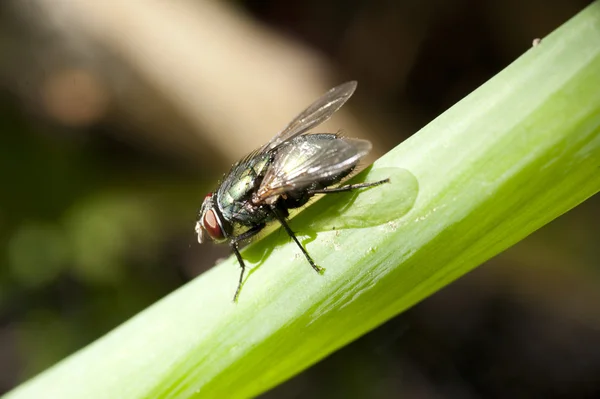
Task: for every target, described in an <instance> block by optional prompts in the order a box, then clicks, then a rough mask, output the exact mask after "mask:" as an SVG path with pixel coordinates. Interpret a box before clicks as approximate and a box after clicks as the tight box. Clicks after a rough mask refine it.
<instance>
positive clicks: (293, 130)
mask: <svg viewBox="0 0 600 399" xmlns="http://www.w3.org/2000/svg"><path fill="white" fill-rule="evenodd" d="M356 86H357V83H356V81H350V82H346V83H342V84H341V85H339V86H336V87H334V88H333V89H331V90H329V91H328V92H327V93H325V94H324V95H323V96H321V98H319V99H318V100H317V101H315V102H314V103H312V104H311V105H310V106H309V107H308V108H306V109H305V110H304V111H302V113H300V115H298V116H296V118H294V120H292V121H291V122H290V123H289V124H288V125H287V126H286V127H285V128H284V129H283V130H282V131H281V132H279V133H278V134H277V135H276V136H275V137H273V138H272V139H271V141H269V142H268V143H267V144H265V145H264V146H263V147H261V149H260V152H265V151H269V150H272V149H273V148H275V147H277V146H279V145H281V144H282V143H285V142H286V141H288V140H290V139H291V138H293V137H296V136H298V135H300V134H302V133H305V132H307V131H309V130H310V129H312V128H313V127H315V126H318V125H320V124H321V123H323V122H325V121H326V120H327V119H329V118H331V115H333V114H334V113H335V112H336V111H337V110H338V109H340V108H341V107H342V105H344V103H346V101H348V99H349V98H350V97H351V96H352V94H353V93H354V90H356Z"/></svg>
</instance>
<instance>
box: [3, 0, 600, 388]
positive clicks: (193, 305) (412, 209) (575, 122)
mask: <svg viewBox="0 0 600 399" xmlns="http://www.w3.org/2000/svg"><path fill="white" fill-rule="evenodd" d="M598 88H600V4H599V3H597V2H596V3H594V4H593V5H591V6H590V7H588V8H587V9H586V10H585V11H584V12H582V13H581V14H579V15H578V16H576V17H575V18H573V19H572V20H571V21H569V22H568V23H567V24H565V25H564V26H563V27H561V28H560V29H558V30H557V31H556V32H554V33H553V34H552V35H550V36H549V37H547V38H545V39H543V41H542V43H541V44H540V45H539V46H537V47H535V48H532V49H530V50H529V51H528V52H527V53H526V54H524V55H523V56H522V57H521V58H520V59H518V60H517V61H516V62H515V63H513V64H512V65H511V66H510V67H508V68H507V69H506V70H504V71H503V72H501V73H500V74H499V75H498V76H496V77H495V78H493V79H492V80H490V81H489V82H487V83H486V84H485V85H483V86H482V87H481V88H479V89H478V90H477V91H475V92H474V93H472V94H471V95H469V96H468V97H467V98H466V99H464V100H463V101H461V102H460V103H458V104H457V105H456V106H454V107H453V108H452V109H450V110H449V111H448V112H446V113H444V114H443V115H442V116H441V117H439V118H437V119H436V120H435V121H433V122H432V123H431V124H429V125H428V126H426V127H425V128H424V129H422V130H421V131H420V132H419V133H418V134H416V135H414V136H413V137H411V138H410V139H409V140H407V141H406V142H405V143H403V144H402V145H400V146H399V147H397V148H396V149H394V150H393V151H391V152H390V153H389V154H387V155H386V156H384V157H383V158H382V159H380V160H379V161H378V162H376V164H375V166H374V168H373V169H372V170H371V172H370V174H369V176H367V177H366V178H365V177H364V175H363V176H362V177H363V178H362V179H360V178H359V179H355V180H356V181H360V180H365V179H366V180H374V179H375V178H376V177H378V176H377V175H378V173H379V175H381V174H382V173H383V174H391V175H392V183H391V184H389V185H385V186H388V187H387V188H384V186H381V189H382V190H383V189H385V190H387V191H378V190H379V188H373V189H371V190H368V191H365V192H363V193H360V194H359V195H358V196H356V197H353V199H352V201H353V202H352V205H351V206H349V207H346V206H344V203H343V202H344V201H342V199H343V197H336V196H335V195H330V196H328V197H326V198H324V199H323V200H321V201H319V202H318V203H316V204H315V205H314V206H311V207H309V208H308V209H307V210H305V211H304V212H302V213H300V214H299V215H298V216H297V218H295V220H294V221H293V224H292V227H293V228H294V229H295V230H296V231H297V232H298V233H299V234H300V236H302V234H303V230H305V231H306V232H309V235H311V237H310V238H309V239H304V240H303V242H304V243H305V245H306V247H307V249H308V251H309V252H310V254H311V255H312V256H313V258H314V259H315V260H316V261H317V263H318V264H320V265H321V266H324V267H325V268H326V269H327V271H326V272H325V274H324V275H323V276H320V275H318V274H317V273H315V272H314V271H313V270H312V269H311V268H310V266H308V265H307V264H306V261H305V259H304V258H303V257H302V256H301V254H299V252H298V249H297V247H296V246H295V245H294V244H293V243H291V242H289V241H288V240H287V239H286V238H285V235H284V234H280V233H278V232H275V233H274V234H271V235H269V236H267V237H266V238H265V239H263V240H261V241H260V242H258V243H256V244H254V245H252V247H250V248H248V249H247V250H245V251H243V252H242V253H243V254H244V256H247V257H248V258H249V259H250V261H249V262H248V264H249V266H252V267H253V268H254V269H253V270H252V271H251V272H250V273H249V276H248V278H247V280H246V283H245V285H244V287H243V289H242V292H241V295H240V300H239V303H238V304H237V305H235V304H233V303H232V301H231V296H232V294H233V292H234V290H235V287H236V283H237V277H238V266H237V263H236V261H235V259H234V258H230V259H229V260H227V261H225V262H223V263H222V264H220V265H219V266H218V267H215V268H213V269H212V270H210V271H209V272H207V273H205V274H203V275H202V276H200V277H199V278H197V279H196V280H195V281H193V282H192V283H190V284H188V285H186V286H185V287H183V288H181V289H179V290H178V291H176V292H174V293H173V294H171V295H170V296H168V297H167V298H165V299H163V300H162V301H160V302H158V303H157V304H155V305H154V306H152V307H150V308H149V309H147V310H146V311H144V312H142V313H140V314H139V315H137V316H136V317H134V318H133V319H132V320H129V321H128V322H126V323H125V324H124V325H122V326H121V327H119V328H118V329H116V330H114V331H113V332H111V333H110V334H108V335H106V336H105V337H103V338H101V339H100V340H98V341H97V342H95V343H93V344H92V345H90V346H88V347H87V348H85V349H83V350H82V351H80V352H78V353H76V354H75V355H73V356H71V357H69V358H68V359H66V360H65V361H63V362H61V363H60V364H58V365H57V366H55V367H53V368H51V369H49V370H48V371H46V372H44V373H42V374H41V375H39V376H38V377H36V378H34V379H32V380H31V381H29V382H27V383H25V384H23V385H22V386H21V387H19V388H17V389H16V390H15V391H13V392H12V393H9V394H8V395H7V396H6V397H7V398H11V399H30V398H36V399H38V398H60V399H71V398H77V399H80V398H86V399H93V398H213V397H214V398H223V397H227V398H241V397H249V396H253V395H256V394H258V393H260V392H263V391H265V390H266V389H268V388H270V387H272V386H274V385H276V384H278V383H279V382H281V381H283V380H285V379H287V378H289V377H290V376H292V375H294V374H296V373H298V372H299V371H301V370H303V369H305V368H306V367H308V366H309V365H311V364H313V363H315V362H316V361H318V360H319V359H321V358H323V357H324V356H326V355H327V354H329V353H331V352H332V351H334V350H335V349H337V348H339V347H341V346H343V345H345V344H347V343H348V342H350V341H352V340H354V339H356V338H357V337H359V336H360V335H362V334H364V333H365V332H367V331H369V330H371V329H373V328H374V327H376V326H377V325H379V324H381V323H383V322H385V321H386V320H388V319H389V318H391V317H393V316H394V315H396V314H398V313H399V312H401V311H403V310H404V309H406V308H408V307H410V306H411V305H413V304H415V303H416V302H418V301H420V300H422V299H423V298H425V297H427V296H428V295H430V294H431V293H433V292H435V291H436V290H438V289H440V288H441V287H443V286H444V285H446V284H448V283H450V282H451V281H453V280H454V279H456V278H457V277H459V276H460V275H462V274H464V273H466V272H468V271H469V270H471V269H473V268H474V267H476V266H477V265H479V264H481V263H482V262H484V261H485V260H487V259H489V258H490V257H492V256H494V255H496V254H497V253H499V252H500V251H502V250H504V249H505V248H507V247H509V246H510V245H512V244H514V243H516V242H517V241H519V240H521V239H522V238H524V237H525V236H527V235H528V234H530V233H532V232H533V231H535V230H536V229H538V228H539V227H541V226H543V225H544V224H546V223H548V222H549V221H551V220H552V219H554V218H556V217H557V216H559V215H561V214H562V213H564V212H566V211H567V210H569V209H571V208H573V207H574V206H576V205H577V204H579V203H580V202H582V201H584V200H585V199H586V198H588V197H589V196H591V195H593V194H594V193H596V192H598V191H599V190H600V173H599V172H600V90H599V89H598ZM394 176H396V179H394ZM383 177H385V176H383ZM382 192H383V193H385V194H386V196H385V198H383V197H381V196H380V194H381V193H382ZM346 199H347V198H346ZM385 201H387V202H385ZM381 202H385V206H383V208H384V209H383V210H381V209H380V208H381V207H379V208H378V205H380V203H381ZM367 205H368V206H367ZM361 207H362V208H361ZM356 209H362V212H361V213H357V212H356V211H353V210H356ZM331 214H339V215H338V217H337V218H336V219H331V220H329V225H328V224H327V215H331ZM346 215H351V217H346ZM383 215H386V217H387V219H385V220H383V219H382V216H383ZM335 220H338V221H339V225H337V226H334V225H333V223H335ZM319 223H321V224H319ZM323 226H329V228H328V229H325V228H324V227H323ZM333 227H335V230H332V229H331V228H333ZM192 228H193V221H190V234H192ZM272 247H274V248H273V249H272V250H270V249H269V248H272ZM261 251H262V252H261ZM265 251H266V253H264V252H265ZM261 255H262V258H264V260H261V261H260V266H258V265H257V264H256V263H253V262H256V261H257V260H258V259H259V258H261ZM49 344H51V343H49Z"/></svg>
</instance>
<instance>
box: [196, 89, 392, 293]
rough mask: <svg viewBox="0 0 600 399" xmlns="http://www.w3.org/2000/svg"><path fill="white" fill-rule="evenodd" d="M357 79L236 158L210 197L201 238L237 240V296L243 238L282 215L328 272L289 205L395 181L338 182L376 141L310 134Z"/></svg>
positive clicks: (349, 92)
mask: <svg viewBox="0 0 600 399" xmlns="http://www.w3.org/2000/svg"><path fill="white" fill-rule="evenodd" d="M356 85H357V83H356V82H354V81H351V82H346V83H343V84H341V85H339V86H337V87H334V88H333V89H331V90H329V91H328V92H327V93H325V94H324V95H323V96H322V97H321V98H319V99H318V100H317V101H315V102H314V103H313V104H311V105H310V106H309V107H308V108H307V109H306V110H304V111H303V112H302V113H300V115H298V116H297V117H296V118H295V119H294V120H292V121H291V122H290V123H289V124H288V125H287V126H286V127H285V128H284V129H283V130H282V131H281V132H279V134H277V135H276V136H275V137H273V138H272V139H271V141H269V142H268V143H266V144H265V145H263V146H262V147H260V148H258V149H257V150H255V151H253V152H251V153H250V154H249V155H247V156H246V157H245V158H243V159H242V160H241V161H239V162H237V163H236V164H234V165H233V167H232V168H231V170H230V171H229V173H227V174H226V175H225V176H224V178H223V180H222V181H221V183H220V185H219V186H218V187H217V189H216V191H214V192H213V193H209V194H208V195H207V196H206V197H205V198H204V202H203V203H202V207H201V208H200V212H199V218H198V221H197V222H196V233H197V234H198V242H200V243H202V242H204V241H205V240H206V238H207V237H208V238H210V239H212V240H213V241H215V242H228V243H229V245H230V246H231V248H232V250H233V253H234V254H235V256H236V257H237V260H238V262H239V264H240V268H241V272H240V278H239V282H238V286H237V289H236V291H235V295H234V297H233V300H234V302H235V301H237V298H238V295H239V293H240V289H241V286H242V281H243V278H244V271H245V264H244V259H242V256H241V254H240V250H239V244H240V243H241V242H243V241H246V240H248V239H250V238H251V237H253V236H255V235H256V234H257V233H259V232H260V231H261V230H262V229H263V228H264V227H265V226H266V225H267V224H268V223H270V222H274V221H278V222H279V223H280V224H281V226H283V228H284V230H285V231H286V233H287V234H288V235H289V236H290V237H291V238H292V239H293V240H294V242H295V243H296V245H297V246H298V248H299V249H300V250H301V251H302V253H303V254H304V257H305V258H306V260H307V261H308V263H309V264H310V265H311V266H312V268H313V269H314V270H315V271H316V272H318V273H319V274H322V273H323V271H324V269H323V268H321V267H320V266H317V264H316V263H315V262H314V261H313V259H312V258H311V256H310V255H309V254H308V252H307V251H306V249H305V248H304V247H303V246H302V244H301V243H300V241H298V238H296V235H295V234H294V232H293V231H292V230H291V229H290V226H289V225H288V223H287V218H288V216H289V213H288V210H289V209H294V208H298V207H301V206H302V205H304V204H306V203H307V202H308V200H309V199H310V198H311V197H312V196H314V195H316V194H329V193H339V192H345V191H350V190H355V189H360V188H366V187H372V186H377V185H379V184H382V183H386V182H388V181H389V180H388V179H386V180H381V181H376V182H371V183H362V184H350V185H343V186H339V185H337V184H338V183H340V182H341V181H342V180H343V179H344V178H345V177H346V176H348V175H349V174H350V173H351V172H352V171H353V170H354V168H355V167H356V166H357V164H358V162H359V161H360V159H361V158H362V157H364V156H365V155H366V154H367V153H368V152H369V151H370V150H371V143H370V142H369V141H367V140H360V139H351V138H346V137H342V136H341V135H340V134H339V133H335V134H333V133H314V134H307V133H308V132H309V130H310V129H312V128H314V127H316V126H317V125H319V124H321V123H323V122H324V121H326V120H327V119H329V118H330V117H331V115H333V114H334V113H335V112H336V111H337V110H338V109H340V107H341V106H342V105H344V103H345V102H346V101H348V99H349V98H350V96H352V94H353V93H354V90H355V89H356Z"/></svg>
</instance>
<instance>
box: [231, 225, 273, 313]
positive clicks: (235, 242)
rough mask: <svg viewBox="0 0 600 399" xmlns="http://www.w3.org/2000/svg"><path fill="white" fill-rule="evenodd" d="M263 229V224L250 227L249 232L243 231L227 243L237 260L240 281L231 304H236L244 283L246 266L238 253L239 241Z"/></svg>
mask: <svg viewBox="0 0 600 399" xmlns="http://www.w3.org/2000/svg"><path fill="white" fill-rule="evenodd" d="M263 227H265V225H264V224H259V225H257V226H254V227H252V228H251V229H250V230H248V231H245V232H244V233H242V234H240V235H239V236H237V237H235V238H232V239H231V241H230V242H229V245H230V246H231V249H232V250H233V253H234V254H235V257H236V258H237V260H238V263H239V264H240V269H241V271H240V280H239V281H238V286H237V289H236V290H235V295H234V296H233V302H237V300H238V298H239V296H240V291H241V289H242V282H243V281H244V272H245V271H246V264H245V263H244V259H243V258H242V254H241V253H240V248H239V243H240V242H241V241H245V240H247V239H249V238H251V237H253V236H255V235H256V234H257V233H258V232H259V231H261V230H262V229H263Z"/></svg>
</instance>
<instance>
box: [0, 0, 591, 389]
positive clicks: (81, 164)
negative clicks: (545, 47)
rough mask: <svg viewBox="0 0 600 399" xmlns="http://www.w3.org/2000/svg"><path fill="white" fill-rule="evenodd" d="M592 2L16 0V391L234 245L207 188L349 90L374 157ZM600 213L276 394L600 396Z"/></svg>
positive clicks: (9, 239) (2, 222)
mask: <svg viewBox="0 0 600 399" xmlns="http://www.w3.org/2000/svg"><path fill="white" fill-rule="evenodd" d="M589 3H590V2H589V1H577V0H553V1H543V0H527V1H523V0H519V1H517V0H504V1H479V0H452V1H442V0H431V1H426V2H421V1H416V0H397V1H391V0H376V1H360V0H359V1H341V0H322V1H314V0H307V1H285V2H284V1H269V0H245V1H243V0H240V1H229V2H215V1H208V0H169V1H166V0H144V1H142V0H131V1H127V2H117V1H104V2H102V1H94V0H87V1H86V0H7V1H4V2H2V3H0V173H1V177H2V191H1V192H2V193H3V194H2V195H0V393H3V392H6V391H8V390H10V389H11V388H13V387H15V386H16V385H17V384H19V383H20V382H22V381H24V380H25V379H27V378H29V377H31V376H32V375H34V374H36V373H38V372H40V371H41V370H44V369H45V368H47V367H49V366H50V365H52V364H54V363H55V362H57V361H58V360H60V359H62V358H64V357H65V356H67V355H69V354H70V353H73V352H74V351H76V350H77V349H79V348H81V347H83V346H85V345H86V344H88V343H90V342H91V341H93V340H94V339H96V338H98V337H99V336H101V335H102V334H105V333H106V332H108V331H109V330H110V329H112V328H114V327H115V326H117V325H118V324H120V323H122V322H123V321H125V320H126V319H128V318H129V317H131V316H132V315H134V314H135V313H137V312H139V311H140V310H142V309H144V308H145V307H147V306H148V305H150V304H151V303H153V302H155V301H157V300H158V299H160V298H161V297H163V296H165V295H166V294H168V293H169V292H171V291H173V290H175V289H176V288H177V287H179V286H181V285H182V284H185V283H186V282H187V281H189V280H191V279H193V278H194V277H196V276H197V275H199V274H200V273H202V272H203V271H205V270H206V269H208V268H210V267H211V266H212V265H214V263H215V261H216V260H217V259H218V258H221V257H224V256H227V255H228V249H227V248H226V246H225V247H219V246H213V245H203V246H199V245H197V243H196V237H195V235H194V231H193V228H194V223H195V218H196V214H197V211H198V208H199V206H200V204H201V201H202V199H203V197H204V195H205V193H206V192H207V191H210V190H211V189H212V188H213V187H214V186H215V184H216V182H217V180H218V179H219V178H220V177H221V175H222V173H223V172H224V171H226V170H227V169H228V167H229V166H230V165H231V163H232V162H234V161H236V160H237V159H238V158H239V157H240V156H242V155H243V154H244V153H246V152H248V151H250V150H252V149H253V148H254V147H257V146H259V145H260V144H262V143H264V142H265V141H267V140H268V139H269V138H270V137H271V136H273V135H274V134H275V133H276V132H277V131H278V130H279V129H280V128H282V127H283V126H284V125H285V124H286V123H287V122H288V121H289V120H291V118H292V117H294V116H295V115H296V114H297V113H298V112H299V111H301V110H302V109H303V108H304V107H305V106H307V105H308V104H310V103H311V102H312V101H313V100H315V99H316V98H317V97H318V96H319V95H321V94H322V93H323V92H324V91H325V90H327V89H328V88H330V87H332V86H334V85H336V84H339V83H341V82H343V81H346V80H350V79H356V80H358V81H359V89H358V91H357V93H356V94H355V96H354V97H353V98H352V100H351V101H350V103H349V104H348V105H347V106H346V107H344V109H343V110H342V111H340V112H339V113H338V114H336V117H335V118H334V120H333V121H331V122H328V124H327V125H326V127H327V126H329V129H328V130H331V131H336V130H337V128H338V127H340V126H343V127H344V129H345V131H346V132H347V134H348V135H349V136H354V137H364V138H368V139H370V140H371V141H372V142H373V143H374V148H375V150H374V152H373V156H372V159H371V160H373V159H375V158H376V157H377V156H380V155H382V154H383V153H385V152H386V151H388V150H390V149H391V148H393V147H394V146H396V145H397V144H399V143H400V142H402V141H403V140H404V139H406V138H407V137H409V136H410V135H411V134H413V133H414V132H416V131H417V130H418V129H419V128H421V127H422V126H424V125H425V124H426V123H427V122H429V121H430V120H432V119H433V118H435V117H436V116H437V115H439V114H440V113H442V112H443V111H444V110H446V109H447V108H448V107H450V106H451V105H452V104H454V103H455V102H457V101H458V100H460V99H461V98H462V97H464V96H465V95H467V94H468V93H469V92H471V91H472V90H474V89H475V88H476V87H478V86H479V85H480V84H482V83H483V82H485V81H486V80H487V79H489V78H490V77H492V76H493V75H494V74H496V73H497V72H499V71H500V70H501V69H502V68H504V67H505V66H507V65H508V64H509V63H510V62H511V61H513V60H514V59H515V58H517V57H518V56H519V55H520V54H522V53H523V52H525V51H526V50H527V49H528V48H530V47H531V45H532V42H533V40H534V39H535V38H542V37H544V36H545V35H547V34H548V33H550V32H551V31H552V30H553V29H555V28H556V27H558V26H559V25H560V24H562V23H563V22H565V21H566V20H568V19H569V18H571V17H572V16H574V15H575V14H576V13H577V12H579V11H580V10H582V9H583V8H584V7H585V6H586V5H587V4H589ZM323 130H326V129H323ZM599 204H600V199H599V198H598V196H596V197H593V198H591V199H590V200H588V201H587V202H585V203H584V204H582V205H581V206H579V207H578V208H576V209H575V210H573V211H571V212H569V213H568V214H566V215H564V216H562V217H561V218H559V219H558V220H556V221H555V222H553V223H551V224H550V225H549V226H546V227H545V228H543V229H541V230H540V231H538V232H536V233H535V234H533V235H532V236H531V237H529V238H527V239H526V240H524V241H523V242H521V243H520V244H518V245H516V246H515V247H513V248H511V249H510V250H508V251H506V252H505V253H503V254H501V255H499V256H498V257H496V258H495V259H493V260H491V261H490V262H488V263H487V264H486V265H484V266H482V267H480V268H478V269H476V270H475V271H474V272H472V273H470V274H468V275H467V276H465V277H463V278H462V279H460V280H458V281H457V282H456V283H454V284H452V285H450V286H449V287H447V288H445V289H443V290H442V291H440V292H438V293H437V294H435V295H434V296H432V297H431V298H429V299H427V300H425V301H424V302H422V303H421V304H419V305H417V306H415V307H414V308H413V309H411V310H409V311H407V312H406V313H404V314H402V315H400V316H398V317H396V318H395V319H394V320H391V321H390V322H388V323H387V324H385V325H383V326H382V327H380V328H378V329H376V330H375V331H373V332H371V333H369V334H368V335H366V336H365V337H363V338H361V339H359V340H357V341H356V342H354V343H353V344H351V345H349V346H347V347H346V348H344V349H342V350H340V351H339V352H337V353H335V354H333V355H331V356H330V357H329V358H327V359H325V360H324V361H322V362H320V363H319V364H317V365H315V366H314V367H312V368H311V369H309V370H307V371H305V372H304V373H302V374H301V375H299V376H297V377H295V378H293V379H292V380H290V381H288V382H286V383H284V384H283V385H281V386H279V387H277V388H275V389H274V390H272V391H271V392H268V393H266V394H264V395H263V397H264V398H300V397H315V398H320V397H322V398H326V397H327V398H330V397H340V398H342V397H343V398H392V397H405V398H509V397H510V398H538V397H539V398H542V397H543V398H593V397H600V267H599V259H600V247H599V246H598V239H597V237H599V235H600V223H598V220H600V219H599V218H600V212H599V207H598V205H599Z"/></svg>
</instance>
